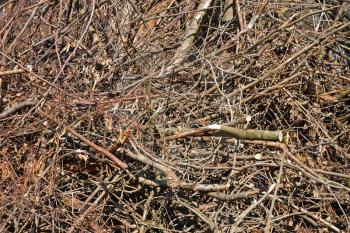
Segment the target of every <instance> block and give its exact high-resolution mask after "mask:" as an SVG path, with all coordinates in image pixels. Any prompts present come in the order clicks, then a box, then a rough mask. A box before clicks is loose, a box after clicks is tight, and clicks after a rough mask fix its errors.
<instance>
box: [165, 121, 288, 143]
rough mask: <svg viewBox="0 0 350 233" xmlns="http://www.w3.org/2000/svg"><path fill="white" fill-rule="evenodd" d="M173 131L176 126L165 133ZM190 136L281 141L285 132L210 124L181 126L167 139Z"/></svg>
mask: <svg viewBox="0 0 350 233" xmlns="http://www.w3.org/2000/svg"><path fill="white" fill-rule="evenodd" d="M169 130H170V131H173V130H174V128H170V129H164V132H165V133H169ZM188 136H216V137H231V138H232V137H233V138H237V139H245V140H265V141H279V142H281V141H282V140H283V133H282V132H281V131H268V130H255V129H246V130H244V129H238V128H233V127H229V126H227V125H219V124H214V125H209V126H206V127H201V128H196V129H189V128H179V129H178V131H177V132H176V133H175V134H174V135H172V136H168V137H166V138H165V140H166V141H170V140H175V139H178V138H182V137H188Z"/></svg>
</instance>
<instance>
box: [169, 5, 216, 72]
mask: <svg viewBox="0 0 350 233" xmlns="http://www.w3.org/2000/svg"><path fill="white" fill-rule="evenodd" d="M211 1H212V0H201V1H200V3H199V5H198V8H197V12H196V14H195V15H194V16H193V19H192V21H191V22H190V23H189V24H188V25H187V26H186V31H185V35H184V41H183V42H182V44H181V45H180V47H178V48H177V50H176V52H175V55H174V56H173V59H172V60H173V61H172V62H171V64H170V65H168V67H167V68H166V69H165V71H166V72H167V73H169V72H171V71H173V70H174V68H175V67H177V66H179V65H180V64H181V63H182V62H183V60H184V59H185V57H186V53H187V51H188V50H189V49H190V47H191V45H192V43H193V41H194V38H195V36H196V34H197V32H198V30H199V27H200V23H201V21H202V18H203V16H204V14H205V12H206V10H207V9H208V8H209V6H210V3H211Z"/></svg>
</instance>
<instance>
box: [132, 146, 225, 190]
mask: <svg viewBox="0 0 350 233" xmlns="http://www.w3.org/2000/svg"><path fill="white" fill-rule="evenodd" d="M125 155H127V156H128V157H130V158H132V159H134V160H136V161H139V162H141V163H143V164H146V165H149V166H152V167H154V168H155V169H157V170H159V171H161V172H162V173H163V174H164V175H165V176H166V178H167V185H168V186H169V187H170V188H174V189H176V188H181V189H185V190H192V191H202V192H217V191H223V190H228V189H229V187H230V184H229V183H228V184H197V183H187V182H184V181H182V180H180V179H179V178H178V177H177V175H176V173H175V172H174V171H173V170H172V169H170V168H168V167H166V166H164V165H162V164H160V163H158V162H156V161H153V160H151V159H149V158H147V157H146V156H144V155H143V154H140V153H138V154H135V153H133V152H131V151H130V150H125Z"/></svg>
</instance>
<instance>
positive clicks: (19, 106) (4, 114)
mask: <svg viewBox="0 0 350 233" xmlns="http://www.w3.org/2000/svg"><path fill="white" fill-rule="evenodd" d="M37 103H38V102H37V101H34V100H32V99H29V100H26V101H23V102H21V103H18V104H16V105H14V106H12V107H10V108H9V109H7V110H6V111H4V112H2V113H0V119H3V118H6V117H8V116H10V115H11V114H13V113H15V112H17V111H19V110H21V109H23V108H26V107H30V106H35V105H36V104H37Z"/></svg>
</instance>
